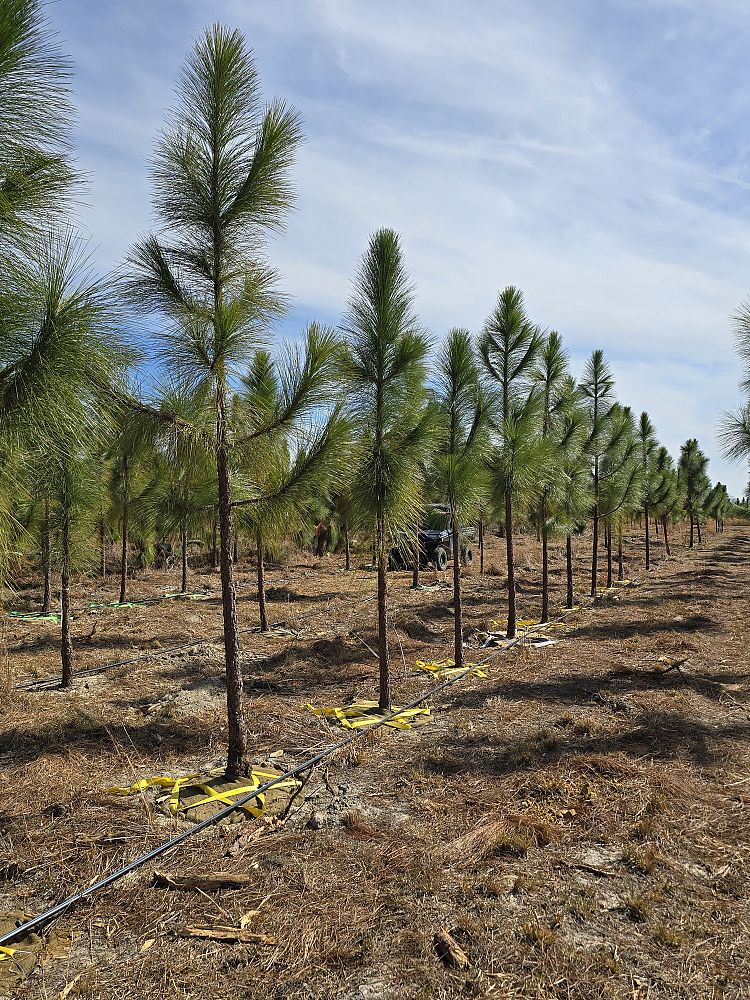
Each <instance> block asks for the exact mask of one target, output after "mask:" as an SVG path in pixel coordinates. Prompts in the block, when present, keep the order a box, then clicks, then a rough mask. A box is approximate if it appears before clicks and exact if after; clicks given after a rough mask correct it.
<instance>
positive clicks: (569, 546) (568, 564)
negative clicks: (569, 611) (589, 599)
mask: <svg viewBox="0 0 750 1000" xmlns="http://www.w3.org/2000/svg"><path fill="white" fill-rule="evenodd" d="M565 576H566V579H567V584H568V593H567V595H566V600H565V607H566V608H572V607H573V540H572V538H571V537H570V535H567V536H566V538H565Z"/></svg>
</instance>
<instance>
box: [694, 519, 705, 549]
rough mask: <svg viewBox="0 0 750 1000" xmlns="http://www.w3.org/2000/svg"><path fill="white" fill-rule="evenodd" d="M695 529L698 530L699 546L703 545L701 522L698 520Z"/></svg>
mask: <svg viewBox="0 0 750 1000" xmlns="http://www.w3.org/2000/svg"><path fill="white" fill-rule="evenodd" d="M695 527H696V528H697V530H698V544H699V545H702V544H703V536H702V535H701V522H700V520H699V519H698V518H696V519H695Z"/></svg>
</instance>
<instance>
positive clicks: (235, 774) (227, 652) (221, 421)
mask: <svg viewBox="0 0 750 1000" xmlns="http://www.w3.org/2000/svg"><path fill="white" fill-rule="evenodd" d="M216 410H217V434H216V436H217V449H216V473H217V479H218V487H219V490H218V492H219V566H220V569H221V604H222V611H223V616H224V658H225V669H226V682H227V718H228V723H229V747H228V752H227V771H226V777H227V780H228V781H234V780H236V779H237V778H239V777H241V776H243V775H244V776H246V775H247V774H248V773H249V764H248V760H247V726H246V724H245V714H244V708H243V704H242V698H243V684H242V668H241V666H240V648H239V638H238V635H237V597H236V593H235V587H234V566H233V565H232V493H231V482H230V473H229V456H228V454H227V434H228V418H227V399H226V387H225V386H224V385H221V384H220V385H219V387H218V388H217V391H216Z"/></svg>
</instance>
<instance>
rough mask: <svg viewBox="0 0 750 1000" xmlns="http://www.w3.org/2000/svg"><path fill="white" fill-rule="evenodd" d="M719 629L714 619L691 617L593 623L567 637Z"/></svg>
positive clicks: (603, 637)
mask: <svg viewBox="0 0 750 1000" xmlns="http://www.w3.org/2000/svg"><path fill="white" fill-rule="evenodd" d="M718 628H721V623H720V622H717V621H715V620H714V619H713V618H708V617H706V616H705V615H689V616H688V617H686V618H682V620H681V621H676V620H675V619H674V618H672V619H670V620H668V621H661V622H660V621H655V622H644V621H630V622H610V623H608V624H604V623H601V622H593V623H592V624H590V625H581V626H578V627H577V628H575V629H571V630H570V632H568V633H567V635H568V637H569V638H571V639H584V638H592V639H599V640H608V639H630V638H633V637H638V636H647V635H655V634H657V633H660V632H705V631H708V630H709V629H710V630H713V629H718Z"/></svg>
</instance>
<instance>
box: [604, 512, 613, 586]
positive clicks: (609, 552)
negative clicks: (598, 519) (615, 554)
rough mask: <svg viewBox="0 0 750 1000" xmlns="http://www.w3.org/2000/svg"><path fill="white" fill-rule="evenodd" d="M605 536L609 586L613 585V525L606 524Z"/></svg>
mask: <svg viewBox="0 0 750 1000" xmlns="http://www.w3.org/2000/svg"><path fill="white" fill-rule="evenodd" d="M604 538H605V541H606V543H607V586H608V587H611V586H612V525H611V524H610V525H605V527H604Z"/></svg>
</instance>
